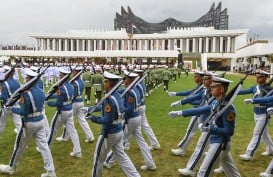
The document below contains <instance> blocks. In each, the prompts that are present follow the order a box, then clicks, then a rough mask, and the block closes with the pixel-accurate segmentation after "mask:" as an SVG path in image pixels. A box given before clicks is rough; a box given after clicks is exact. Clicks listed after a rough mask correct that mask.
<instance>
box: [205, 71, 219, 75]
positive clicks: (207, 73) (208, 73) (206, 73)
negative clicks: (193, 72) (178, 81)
mask: <svg viewBox="0 0 273 177" xmlns="http://www.w3.org/2000/svg"><path fill="white" fill-rule="evenodd" d="M203 73H204V74H203V75H205V76H216V75H217V74H216V73H213V72H211V71H204V72H203Z"/></svg>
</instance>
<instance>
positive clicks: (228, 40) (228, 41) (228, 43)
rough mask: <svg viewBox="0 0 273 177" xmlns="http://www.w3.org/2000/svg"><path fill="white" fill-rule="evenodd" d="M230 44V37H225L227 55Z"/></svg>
mask: <svg viewBox="0 0 273 177" xmlns="http://www.w3.org/2000/svg"><path fill="white" fill-rule="evenodd" d="M230 44H231V40H230V36H228V37H227V53H230V46H231V45H230Z"/></svg>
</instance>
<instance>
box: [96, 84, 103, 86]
mask: <svg viewBox="0 0 273 177" xmlns="http://www.w3.org/2000/svg"><path fill="white" fill-rule="evenodd" d="M94 85H95V86H101V85H102V84H94Z"/></svg>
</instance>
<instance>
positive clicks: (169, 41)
mask: <svg viewBox="0 0 273 177" xmlns="http://www.w3.org/2000/svg"><path fill="white" fill-rule="evenodd" d="M168 50H171V40H170V39H168Z"/></svg>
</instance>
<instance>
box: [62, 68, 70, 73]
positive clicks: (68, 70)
mask: <svg viewBox="0 0 273 177" xmlns="http://www.w3.org/2000/svg"><path fill="white" fill-rule="evenodd" d="M59 72H61V73H63V74H69V73H70V69H69V68H65V67H61V68H60V69H59Z"/></svg>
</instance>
